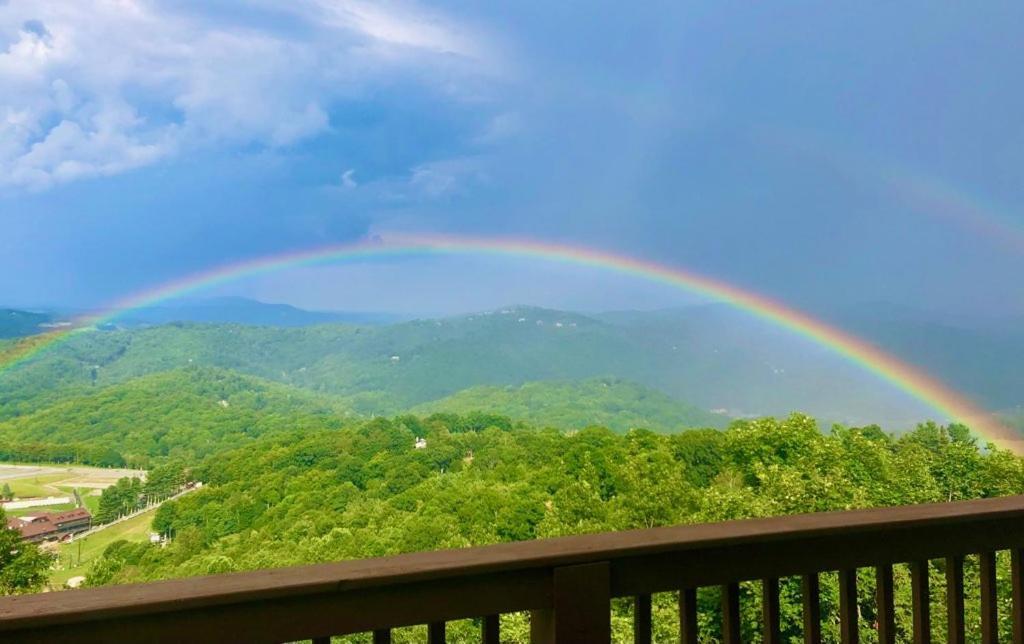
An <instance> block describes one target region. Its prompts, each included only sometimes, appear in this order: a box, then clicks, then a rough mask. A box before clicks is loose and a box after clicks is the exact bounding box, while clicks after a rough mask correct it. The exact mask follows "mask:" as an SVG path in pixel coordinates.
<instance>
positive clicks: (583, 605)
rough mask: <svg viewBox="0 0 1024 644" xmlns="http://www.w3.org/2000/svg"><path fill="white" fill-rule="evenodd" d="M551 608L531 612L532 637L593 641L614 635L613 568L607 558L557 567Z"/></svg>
mask: <svg viewBox="0 0 1024 644" xmlns="http://www.w3.org/2000/svg"><path fill="white" fill-rule="evenodd" d="M553 576H554V579H553V582H554V583H553V584H552V590H553V591H554V593H553V594H554V597H553V600H554V606H553V607H552V609H551V610H535V611H532V612H531V613H530V641H531V642H533V643H534V644H537V643H543V644H549V643H552V642H593V643H594V644H604V643H607V642H611V639H612V618H611V604H610V602H611V572H610V567H609V565H608V562H607V561H602V562H599V563H592V564H579V565H575V566H561V567H558V568H555V571H554V575H553Z"/></svg>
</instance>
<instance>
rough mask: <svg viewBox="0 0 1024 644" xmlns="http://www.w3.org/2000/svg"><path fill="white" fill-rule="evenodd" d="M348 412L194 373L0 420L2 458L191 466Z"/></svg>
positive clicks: (314, 399) (282, 390) (324, 401)
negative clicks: (262, 438)
mask: <svg viewBox="0 0 1024 644" xmlns="http://www.w3.org/2000/svg"><path fill="white" fill-rule="evenodd" d="M346 414H347V412H346V410H345V408H344V406H343V405H342V404H341V403H339V402H338V401H335V400H332V399H330V398H328V397H324V396H321V395H318V394H315V393H313V392H309V391H305V390H302V389H296V388H293V387H288V386H286V385H281V384H278V383H275V382H269V381H265V380H261V379H259V378H254V377H252V376H243V375H240V374H237V373H234V372H231V371H225V370H221V369H212V368H201V367H188V368H183V369H175V370H171V371H167V372H162V373H156V374H152V375H148V376H142V377H139V378H135V379H132V380H129V381H127V382H123V383H120V384H115V385H111V386H109V387H106V388H101V389H98V390H96V391H87V392H86V393H83V394H80V395H75V396H71V397H68V398H66V399H64V400H62V401H60V402H57V403H55V404H53V405H50V406H47V407H45V408H43V409H41V410H39V411H36V412H33V413H29V414H26V415H23V416H19V417H16V418H12V419H8V420H6V421H2V422H0V460H31V461H50V462H77V463H83V464H87V465H101V466H117V467H121V466H125V465H130V466H132V467H149V466H150V465H151V464H152V463H153V462H158V461H160V460H161V459H164V458H168V457H172V458H177V459H180V460H183V461H185V462H188V463H194V462H196V461H197V460H198V459H200V458H202V457H204V456H208V455H210V454H213V453H215V452H218V451H222V450H225V449H228V448H232V447H237V446H239V445H243V444H245V443H246V442H248V441H250V440H252V439H253V438H255V437H257V436H260V435H262V434H264V433H267V432H271V431H277V430H284V429H289V430H294V429H298V428H301V427H306V426H310V425H312V426H316V427H324V426H331V425H332V424H334V425H336V424H337V423H338V422H340V419H341V418H344V416H345V415H346Z"/></svg>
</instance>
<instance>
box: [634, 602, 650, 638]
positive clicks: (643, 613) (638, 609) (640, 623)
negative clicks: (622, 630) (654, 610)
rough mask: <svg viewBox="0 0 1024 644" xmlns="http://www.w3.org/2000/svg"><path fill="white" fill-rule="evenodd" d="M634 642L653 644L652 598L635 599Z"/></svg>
mask: <svg viewBox="0 0 1024 644" xmlns="http://www.w3.org/2000/svg"><path fill="white" fill-rule="evenodd" d="M633 642H634V644H651V596H650V595H637V596H636V597H634V598H633Z"/></svg>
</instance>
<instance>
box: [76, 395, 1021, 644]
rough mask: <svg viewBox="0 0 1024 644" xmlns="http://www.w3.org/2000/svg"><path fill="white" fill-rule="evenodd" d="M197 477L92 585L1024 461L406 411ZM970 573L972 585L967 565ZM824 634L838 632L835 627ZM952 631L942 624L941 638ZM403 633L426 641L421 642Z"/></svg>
mask: <svg viewBox="0 0 1024 644" xmlns="http://www.w3.org/2000/svg"><path fill="white" fill-rule="evenodd" d="M417 437H422V438H425V439H426V441H427V445H426V447H425V448H424V449H415V448H414V442H415V439H416V438H417ZM193 474H194V476H196V477H198V478H200V479H201V480H203V481H204V482H205V483H206V487H204V489H203V490H201V491H199V492H196V493H194V494H192V495H189V496H187V497H185V498H182V499H180V500H178V501H174V502H170V503H168V504H166V505H165V506H163V507H162V508H161V509H160V511H159V512H158V514H157V518H156V520H155V522H154V526H155V528H156V529H158V530H160V531H161V532H163V533H165V534H167V535H170V536H172V538H173V540H172V542H171V545H169V546H168V547H166V548H158V547H154V546H150V545H149V544H138V545H133V544H128V543H116V544H113V545H112V546H110V548H109V550H108V551H107V553H106V556H105V557H104V559H103V560H101V561H100V563H98V564H97V565H96V566H95V567H94V568H93V571H92V573H91V574H90V576H89V582H90V583H92V584H106V583H121V582H131V581H143V580H152V579H163V578H168V577H178V576H187V575H201V574H208V573H218V572H227V571H233V570H246V569H253V568H265V567H273V566H284V565H292V564H300V563H306V562H315V561H335V560H341V559H349V558H356V557H368V556H376V555H386V554H392V553H399V552H407V551H414V550H426V549H435V548H453V547H463V546H469V545H478V544H487V543H496V542H501V541H510V540H520V539H532V538H538V537H547V536H555V535H565V534H578V533H584V532H595V531H600V530H622V529H628V528H637V527H649V526H658V525H666V524H676V523H690V522H702V521H720V520H724V519H734V518H741V517H757V516H770V515H780V514H791V513H799V512H811V511H823V510H839V509H849V508H860V507H872V506H888V505H899V504H907V503H924V502H930V501H947V500H955V499H967V498H977V497H986V496H997V495H1004V494H1016V493H1021V492H1024V462H1022V461H1021V459H1019V458H1017V457H1014V456H1012V455H1011V454H1009V453H1008V452H1003V451H998V450H995V451H983V450H981V449H980V448H979V446H978V445H976V444H975V442H974V441H973V439H971V438H970V436H969V434H968V433H967V431H966V429H965V428H962V427H958V426H953V427H950V428H949V429H948V430H946V429H943V428H940V427H937V426H935V425H931V424H928V425H924V426H922V427H920V428H919V429H917V430H916V431H915V432H913V433H910V434H907V435H904V436H901V437H900V438H898V439H896V438H893V437H891V436H889V435H887V434H885V433H883V432H881V431H880V430H879V429H878V428H876V427H866V428H863V429H847V428H840V427H837V428H834V429H833V430H832V431H831V432H830V433H828V434H824V433H822V432H821V431H820V429H819V427H818V426H817V424H816V423H815V421H814V420H813V419H811V418H808V417H806V416H801V415H795V416H792V417H790V418H788V419H787V420H784V421H777V420H772V419H764V420H757V421H744V422H737V423H735V424H734V425H733V426H732V427H731V428H730V429H728V430H726V431H724V432H720V431H714V430H698V431H686V432H683V433H680V434H676V435H665V436H660V435H657V434H653V433H651V432H647V431H632V432H629V433H628V434H625V435H617V434H615V433H613V432H611V431H609V430H606V429H600V428H591V429H587V430H584V431H580V432H577V433H573V434H566V433H562V432H558V431H554V430H540V429H535V428H532V427H529V426H526V425H521V424H516V423H513V422H511V421H509V420H507V419H504V418H502V417H498V416H487V415H482V414H477V415H474V416H471V417H462V416H456V415H436V416H432V417H428V418H418V417H413V416H403V417H398V418H395V419H394V420H384V419H376V420H373V421H369V422H359V423H355V424H349V425H348V426H346V427H344V428H342V429H338V430H333V429H323V430H316V431H296V432H288V433H279V434H274V435H268V436H266V437H264V438H261V439H258V440H256V441H254V442H252V443H251V444H249V445H246V446H243V447H241V448H239V449H236V450H233V451H231V452H228V453H225V454H221V455H219V456H216V457H211V458H209V459H207V460H206V461H205V463H204V464H203V465H201V466H199V467H197V468H195V470H194V472H193ZM1005 563H1006V562H1003V561H1000V566H1001V574H1002V575H1003V577H1002V578H1003V579H1004V580H1005V579H1008V577H1007V576H1006V572H1007V571H1006V570H1003V569H1002V567H1003V566H1004V564H1005ZM974 565H975V564H974V563H973V562H972V561H969V562H968V566H969V567H970V566H974ZM933 572H934V574H936V575H937V577H936V580H935V581H934V582H933V583H934V587H935V588H941V587H942V585H941V583H940V581H941V579H940V577H938V575H939V571H938V570H936V571H933ZM966 577H967V579H968V580H975V579H976V576H975V575H972V574H970V571H969V574H968V575H967V576H966ZM969 583H975V582H974V581H969ZM858 588H859V592H860V593H861V595H860V603H861V607H860V609H861V612H862V615H864V616H865V619H863V620H861V624H862V628H863V629H864V631H863V636H864V638H865V641H872V640H871V639H870V638H871V637H872V633H874V631H873V630H872V629H871V628H870V623H871V615H873V614H874V613H873V611H874V603H873V602H874V599H873V595H872V592H873V580H872V579H871V578H870V577H869V576H867V575H866V576H865V577H864V578H862V580H861V583H860V584H859V586H858ZM743 592H744V599H743V606H744V611H746V612H745V615H744V629H745V631H746V632H745V633H744V640H745V641H751V640H752V639H754V634H755V632H756V629H757V628H758V626H757V625H758V624H759V614H758V612H757V611H758V610H759V605H758V601H759V600H758V595H757V593H756V592H754V589H753V588H744V591H743ZM837 592H838V591H837V588H836V585H835V582H834V578H833V577H831V576H829V575H825V576H824V577H823V594H822V601H823V610H824V611H825V613H826V614H835V609H836V603H837ZM897 593H898V598H897V610H898V613H897V623H898V625H899V627H900V628H901V629H904V630H903V632H908V630H907V629H909V619H910V616H909V595H908V593H909V587H908V584H907V579H906V572H905V571H904V570H902V569H901V568H897ZM968 596H972V597H973V596H976V589H974V588H970V587H969V588H968ZM783 601H784V606H783V611H782V614H783V620H784V621H783V627H784V629H785V633H786V636H787V637H795V638H799V634H800V632H801V631H800V625H799V604H798V603H797V602H798V582H797V581H796V580H786V581H785V582H784V589H783ZM701 602H702V606H701V615H702V618H703V616H705V615H706V616H707V619H706V620H703V621H702V622H701V628H702V629H703V633H702V635H703V636H704V637H706V638H709V639H708V640H707V641H713V638H715V637H717V635H718V633H717V632H716V629H717V624H718V623H719V622H718V620H717V618H716V616H715V612H716V610H717V597H716V595H715V590H714V589H709V590H707V591H706V592H705V591H702V595H701ZM675 611H676V608H675V604H674V603H673V602H672V601H671V597H670V596H668V595H664V596H656V598H655V624H656V639H657V640H659V641H661V640H669V639H671V638H672V637H674V635H673V633H674V632H675V631H674V629H675V626H674V621H673V620H674V619H676V617H675ZM972 611H973V612H974V613H975V614H973V615H970V614H969V616H968V624H977V623H978V622H977V615H976V611H977V606H976V604H971V603H968V612H969V613H970V612H972ZM615 615H616V617H615V628H616V630H617V633H618V634H619V635H620V636H621V638H622V639H628V635H627V633H628V628H629V621H628V614H627V609H626V608H625V607H624V606H623V605H616V608H615ZM1004 617H1005V615H1004ZM824 627H825V629H826V636H827V637H828V638H829V639H830V640H832V639H835V637H836V635H837V633H836V632H835V629H836V624H835V622H834V621H833V620H830V619H827V620H825V623H824ZM944 628H945V622H944V620H938V619H936V620H933V629H934V634H935V638H936V640H941V639H944V632H943V629H944ZM1004 628H1005V629H1008V628H1009V624H1008V622H1007V623H1006V624H1004ZM450 633H451V636H452V639H453V641H469V640H470V638H471V637H479V636H478V634H476V633H475V632H472V634H471V631H470V630H469V628H468V626H467V625H465V624H461V625H460V624H454V625H453V626H452V629H451V631H450ZM503 633H507V634H509V637H511V638H512V639H514V640H522V639H523V638H525V633H526V631H525V620H524V618H523V616H515V615H513V616H509V617H507V618H506V624H505V625H504V626H503ZM396 637H397V638H398V640H399V641H418V640H419V639H421V637H422V633H419V632H418V631H415V630H409V631H400V632H398V633H397V634H396Z"/></svg>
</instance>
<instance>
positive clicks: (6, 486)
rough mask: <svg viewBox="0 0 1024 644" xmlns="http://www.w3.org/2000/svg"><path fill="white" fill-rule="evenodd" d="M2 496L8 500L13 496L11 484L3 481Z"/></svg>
mask: <svg viewBox="0 0 1024 644" xmlns="http://www.w3.org/2000/svg"><path fill="white" fill-rule="evenodd" d="M3 497H4V499H6V500H7V501H10V500H11V499H13V498H14V491H13V490H11V484H10V483H4V490H3Z"/></svg>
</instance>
